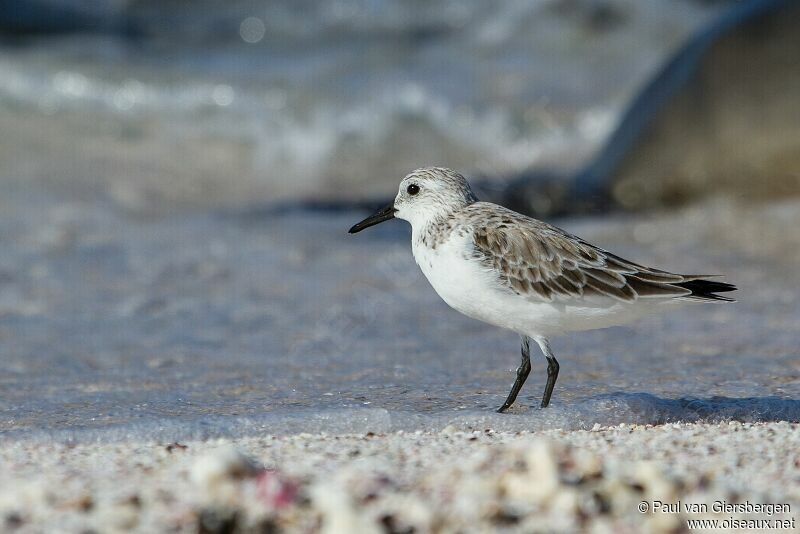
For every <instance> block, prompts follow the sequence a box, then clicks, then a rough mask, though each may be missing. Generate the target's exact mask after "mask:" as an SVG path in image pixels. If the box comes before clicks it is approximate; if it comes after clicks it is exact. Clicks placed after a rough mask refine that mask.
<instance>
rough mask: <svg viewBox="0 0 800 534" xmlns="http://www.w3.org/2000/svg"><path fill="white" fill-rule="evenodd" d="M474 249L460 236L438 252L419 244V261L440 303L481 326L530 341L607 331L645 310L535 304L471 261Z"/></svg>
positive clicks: (593, 304) (603, 304) (416, 248)
mask: <svg viewBox="0 0 800 534" xmlns="http://www.w3.org/2000/svg"><path fill="white" fill-rule="evenodd" d="M470 250H471V247H469V246H468V243H466V242H465V241H464V238H459V237H458V236H454V237H451V238H450V239H449V240H448V241H446V242H444V243H442V244H440V245H439V246H437V247H436V248H435V249H431V248H428V247H426V246H424V245H422V244H421V243H417V242H416V240H415V243H414V246H413V252H414V259H415V260H416V262H417V264H418V265H419V266H420V268H421V269H422V272H423V273H424V274H425V277H426V278H427V279H428V281H429V282H430V283H431V285H432V286H433V288H434V289H435V290H436V292H437V293H438V294H439V296H440V297H442V299H443V300H444V301H445V302H446V303H447V304H448V305H449V306H450V307H452V308H454V309H455V310H457V311H459V312H461V313H463V314H464V315H467V316H469V317H472V318H474V319H478V320H480V321H484V322H487V323H489V324H493V325H495V326H499V327H501V328H507V329H509V330H513V331H514V332H517V333H520V334H525V335H528V336H553V335H559V334H563V333H566V332H574V331H580V330H591V329H595V328H606V327H609V326H614V325H618V324H624V323H627V322H630V321H632V320H634V319H636V318H638V317H639V316H640V315H641V314H642V312H643V311H644V310H642V308H641V307H640V306H632V305H629V304H624V303H620V302H616V301H613V300H611V299H608V300H607V301H600V302H584V301H582V300H576V301H573V302H567V303H559V302H553V303H550V302H536V301H535V300H533V299H529V298H524V297H522V296H520V295H517V294H516V293H514V292H512V291H510V290H509V289H507V288H504V287H502V286H501V285H500V284H499V283H498V281H497V273H495V272H493V271H491V270H489V269H488V268H486V267H484V266H483V265H481V263H480V262H479V261H477V260H474V259H471V258H470V257H469V254H470Z"/></svg>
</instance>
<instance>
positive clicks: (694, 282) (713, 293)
mask: <svg viewBox="0 0 800 534" xmlns="http://www.w3.org/2000/svg"><path fill="white" fill-rule="evenodd" d="M686 278H689V280H687V281H685V282H680V283H677V284H673V285H676V286H679V287H683V288H685V289H688V290H689V291H691V294H689V295H686V296H685V297H683V298H685V299H690V300H700V301H709V300H717V301H721V302H736V299H732V298H729V297H722V296H720V295H717V293H727V292H728V291H736V290H737V289H738V288H737V287H736V286H735V285H733V284H728V283H726V282H718V281H716V280H707V279H706V277H701V276H698V277H692V276H687V277H686Z"/></svg>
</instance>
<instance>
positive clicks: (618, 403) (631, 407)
mask: <svg viewBox="0 0 800 534" xmlns="http://www.w3.org/2000/svg"><path fill="white" fill-rule="evenodd" d="M586 402H588V403H590V404H591V405H593V408H594V409H596V410H598V411H607V412H615V414H616V415H617V418H619V417H620V416H623V417H624V416H628V417H629V418H630V419H631V421H630V422H637V423H644V424H655V425H659V424H666V423H677V422H723V421H739V422H742V423H767V422H778V421H787V422H790V423H797V422H800V400H797V399H788V398H783V397H777V396H767V397H722V396H713V397H683V398H678V399H667V398H662V397H657V396H655V395H652V394H650V393H622V392H617V393H608V394H603V395H598V396H594V397H591V398H590V399H587V401H586Z"/></svg>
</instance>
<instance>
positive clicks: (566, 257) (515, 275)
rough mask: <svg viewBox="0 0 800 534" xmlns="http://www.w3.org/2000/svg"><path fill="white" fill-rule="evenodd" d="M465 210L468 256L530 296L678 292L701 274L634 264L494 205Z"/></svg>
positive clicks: (630, 297) (626, 298)
mask: <svg viewBox="0 0 800 534" xmlns="http://www.w3.org/2000/svg"><path fill="white" fill-rule="evenodd" d="M489 207H490V208H489ZM467 210H468V212H467V213H466V214H467V218H466V220H467V223H466V224H468V225H469V226H470V230H471V233H472V235H473V245H474V256H475V257H476V258H478V259H480V260H481V261H482V262H484V264H485V265H486V266H487V267H490V268H492V269H494V270H496V271H497V272H498V273H499V275H498V276H499V281H500V283H501V284H502V285H503V286H505V287H507V288H508V289H510V290H511V291H513V292H515V293H517V294H519V295H522V296H525V297H528V298H531V299H535V300H540V301H545V302H552V301H555V300H558V301H567V300H570V299H579V298H582V297H585V296H605V297H610V298H613V299H615V300H618V301H621V302H632V301H634V300H636V299H639V298H680V297H687V296H689V295H690V294H692V291H691V290H690V289H687V288H686V287H682V286H680V285H679V284H684V283H686V282H688V281H691V280H695V279H699V278H701V277H698V276H696V275H680V274H675V273H670V272H666V271H661V270H659V269H652V268H649V267H645V266H643V265H639V264H637V263H634V262H631V261H629V260H626V259H624V258H621V257H619V256H616V255H614V254H612V253H610V252H608V251H605V250H603V249H601V248H599V247H595V246H594V245H591V244H589V243H587V242H586V241H583V240H582V239H580V238H578V237H575V236H573V235H571V234H568V233H567V232H565V231H563V230H561V229H559V228H557V227H555V226H552V225H549V224H547V223H545V222H542V221H538V220H536V219H532V218H530V217H526V216H524V215H520V214H518V213H515V212H513V211H511V210H507V209H505V208H502V207H500V206H495V205H492V204H486V203H476V204H472V205H471V206H469V207H468V208H467ZM470 210H471V211H470Z"/></svg>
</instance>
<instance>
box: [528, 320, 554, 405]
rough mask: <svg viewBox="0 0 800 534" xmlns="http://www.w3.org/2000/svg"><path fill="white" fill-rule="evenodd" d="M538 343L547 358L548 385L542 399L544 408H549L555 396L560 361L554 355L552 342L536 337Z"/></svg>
mask: <svg viewBox="0 0 800 534" xmlns="http://www.w3.org/2000/svg"><path fill="white" fill-rule="evenodd" d="M534 339H535V340H536V343H537V344H538V345H539V348H540V349H542V352H543V353H544V355H545V357H546V358H547V384H545V386H544V396H543V397H542V408H547V405H548V404H550V396H551V395H552V394H553V388H554V387H555V385H556V379H557V378H558V367H559V365H558V360H556V357H555V356H554V355H553V350H552V349H551V348H550V342H549V341H547V338H544V337H538V336H537V337H535V338H534Z"/></svg>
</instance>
